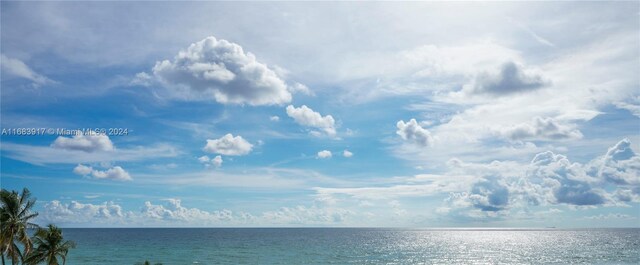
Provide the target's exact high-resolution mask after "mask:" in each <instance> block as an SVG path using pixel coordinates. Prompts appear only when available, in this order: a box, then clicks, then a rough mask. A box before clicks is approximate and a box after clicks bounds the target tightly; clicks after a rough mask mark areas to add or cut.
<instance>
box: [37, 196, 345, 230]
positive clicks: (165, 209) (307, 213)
mask: <svg viewBox="0 0 640 265" xmlns="http://www.w3.org/2000/svg"><path fill="white" fill-rule="evenodd" d="M164 202H165V203H164V204H154V203H152V202H150V201H146V202H145V203H144V205H143V206H142V207H141V209H140V210H139V211H124V210H123V209H122V207H121V206H120V205H118V204H116V203H114V202H105V203H102V204H83V203H80V202H77V201H72V202H71V203H62V202H60V201H57V200H54V201H51V202H49V203H47V204H45V206H44V212H43V214H42V215H41V216H40V217H39V221H40V222H41V223H49V222H55V223H57V224H60V225H76V226H87V225H92V226H95V225H96V224H100V225H105V226H128V227H131V226H147V227H148V226H150V225H153V226H173V227H175V226H186V227H194V226H197V227H207V226H266V225H268V226H278V225H284V226H291V225H293V226H295V225H328V224H341V223H345V222H346V221H347V220H348V218H349V217H350V216H353V215H354V214H353V212H351V211H349V210H345V209H340V208H337V209H333V208H319V207H316V206H311V207H308V206H302V205H299V206H294V207H281V208H279V209H277V210H270V211H264V212H262V213H259V214H255V215H254V214H250V213H246V212H234V211H231V210H227V209H223V210H215V211H205V210H201V209H198V208H188V207H185V206H183V205H182V201H181V200H180V199H165V200H164Z"/></svg>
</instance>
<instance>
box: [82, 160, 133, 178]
mask: <svg viewBox="0 0 640 265" xmlns="http://www.w3.org/2000/svg"><path fill="white" fill-rule="evenodd" d="M73 173H74V174H77V175H81V176H89V175H91V176H93V178H96V179H112V180H121V181H129V180H133V179H132V178H131V175H129V172H127V171H125V170H124V169H123V168H122V167H119V166H115V167H112V168H109V169H107V170H96V169H93V168H92V167H90V166H85V165H82V164H78V165H77V166H76V167H75V168H74V169H73Z"/></svg>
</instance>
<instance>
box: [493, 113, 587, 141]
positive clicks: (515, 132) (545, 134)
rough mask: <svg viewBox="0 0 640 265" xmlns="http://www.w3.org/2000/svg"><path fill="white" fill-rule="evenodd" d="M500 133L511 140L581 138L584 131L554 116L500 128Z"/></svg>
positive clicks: (536, 118)
mask: <svg viewBox="0 0 640 265" xmlns="http://www.w3.org/2000/svg"><path fill="white" fill-rule="evenodd" d="M500 134H501V135H502V136H504V137H506V138H507V139H511V140H558V139H581V138H582V133H581V132H580V131H579V130H578V129H576V128H574V127H573V126H571V125H566V124H563V123H560V122H559V121H558V120H557V119H554V118H541V117H535V118H534V119H533V121H532V122H530V123H520V124H517V125H513V126H508V127H504V128H501V129H500Z"/></svg>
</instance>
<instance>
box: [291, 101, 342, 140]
mask: <svg viewBox="0 0 640 265" xmlns="http://www.w3.org/2000/svg"><path fill="white" fill-rule="evenodd" d="M287 115H289V117H291V118H293V120H295V121H296V122H297V123H298V124H300V125H303V126H308V127H312V128H316V129H320V130H322V131H323V132H324V133H326V134H327V135H329V136H335V135H336V128H335V120H334V119H333V117H332V116H331V115H327V116H324V117H323V116H322V115H320V113H318V112H315V111H313V110H312V109H311V108H309V107H307V106H306V105H302V107H299V108H296V107H294V106H292V105H289V106H287Z"/></svg>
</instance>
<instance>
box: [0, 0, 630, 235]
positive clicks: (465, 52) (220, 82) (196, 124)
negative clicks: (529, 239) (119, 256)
mask: <svg viewBox="0 0 640 265" xmlns="http://www.w3.org/2000/svg"><path fill="white" fill-rule="evenodd" d="M0 5H1V11H0V12H1V22H2V23H1V46H0V47H1V81H0V82H1V83H0V85H1V106H0V111H1V112H0V113H1V117H0V118H1V120H0V125H1V127H2V136H1V143H0V162H1V169H0V181H1V182H0V183H1V186H2V188H3V189H9V190H22V188H24V187H26V188H28V189H29V190H31V192H32V193H33V196H34V197H35V198H37V204H36V206H35V210H36V211H37V212H39V216H38V217H37V222H38V223H40V224H48V223H55V224H57V225H59V226H62V227H245V226H249V227H255V226H259V227H264V226H269V227H271V226H274V227H298V226H309V227H318V226H322V227H324V226H331V227H354V226H356V227H378V226H380V227H638V226H639V224H640V220H639V219H640V153H639V152H640V75H638V72H639V69H640V38H639V35H638V34H639V32H640V31H639V30H640V5H638V3H637V2H589V3H577V2H492V3H487V2H473V3H471V2H448V3H447V2H431V3H424V2H423V3H420V2H412V3H401V2H394V3H391V2H383V3H380V2H370V3H364V2H350V3H338V2H304V3H303V2H279V3H269V2H239V3H231V2H186V3H182V2H181V3H171V2H73V3H72V2H10V1H2V2H1V3H0ZM25 130H29V132H31V135H18V134H19V133H20V132H25ZM21 134H24V133H21Z"/></svg>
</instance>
